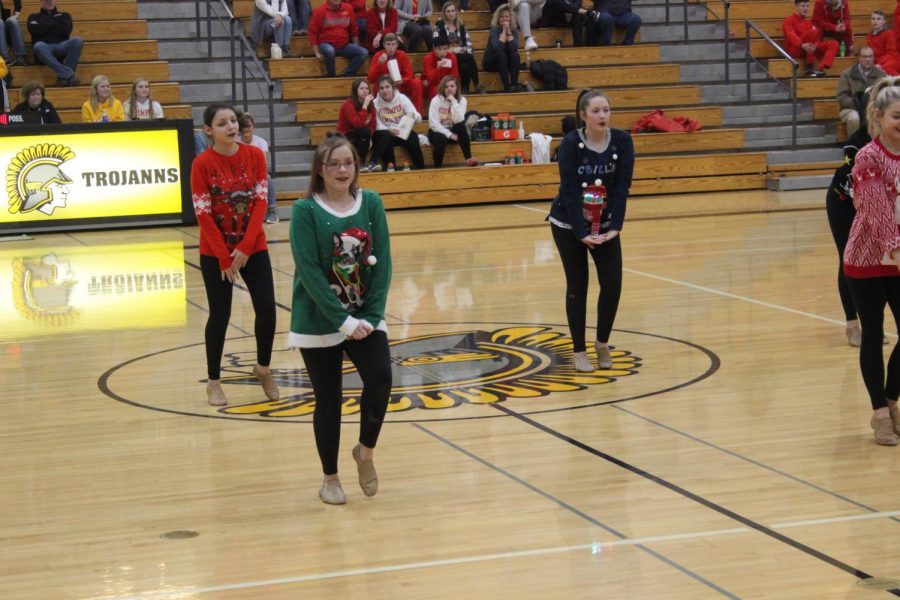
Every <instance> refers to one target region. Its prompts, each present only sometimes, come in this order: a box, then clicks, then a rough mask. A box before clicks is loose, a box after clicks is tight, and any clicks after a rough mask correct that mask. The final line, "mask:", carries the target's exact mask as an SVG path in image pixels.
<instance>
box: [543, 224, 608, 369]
mask: <svg viewBox="0 0 900 600" xmlns="http://www.w3.org/2000/svg"><path fill="white" fill-rule="evenodd" d="M550 230H551V231H552V232H553V241H554V242H555V243H556V249H557V250H558V251H559V258H560V259H561V260H562V265H563V270H564V271H565V274H566V318H567V320H568V321H569V332H570V334H571V336H572V350H573V351H574V352H584V351H585V343H584V328H585V313H586V311H587V292H588V261H587V255H588V253H589V252H590V255H591V258H593V259H594V266H595V267H596V269H597V278H598V279H599V280H600V297H599V298H598V299H597V341H600V342H603V343H606V342H608V341H609V334H610V332H611V331H612V326H613V321H615V320H616V312H617V311H618V310H619V297H620V296H621V295H622V242H621V238H622V236H621V235H617V236H616V237H614V238H613V239H611V240H609V241H608V242H606V243H605V244H600V245H599V246H594V248H593V250H591V249H590V248H588V247H587V246H586V245H585V244H584V242H582V241H581V240H579V239H576V237H575V234H574V233H572V230H571V229H564V228H562V227H557V226H556V225H551V226H550Z"/></svg>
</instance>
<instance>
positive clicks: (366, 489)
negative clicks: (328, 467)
mask: <svg viewBox="0 0 900 600" xmlns="http://www.w3.org/2000/svg"><path fill="white" fill-rule="evenodd" d="M361 450H362V449H361V448H360V446H359V444H357V445H355V446H353V460H355V461H356V470H357V471H359V487H360V488H362V491H363V494H365V495H366V496H374V495H375V494H377V493H378V473H376V472H375V462H374V461H371V460H363V459H362V458H360V451H361Z"/></svg>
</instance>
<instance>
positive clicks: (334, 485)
mask: <svg viewBox="0 0 900 600" xmlns="http://www.w3.org/2000/svg"><path fill="white" fill-rule="evenodd" d="M319 498H321V499H322V502H324V503H325V504H347V496H345V495H344V488H342V487H341V481H340V480H339V479H329V480H326V481H323V482H322V488H321V489H320V490H319Z"/></svg>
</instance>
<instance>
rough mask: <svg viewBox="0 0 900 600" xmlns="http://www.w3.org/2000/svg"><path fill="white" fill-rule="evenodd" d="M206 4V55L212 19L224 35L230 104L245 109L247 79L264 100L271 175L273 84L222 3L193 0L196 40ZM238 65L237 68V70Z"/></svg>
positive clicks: (274, 152)
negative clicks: (229, 71)
mask: <svg viewBox="0 0 900 600" xmlns="http://www.w3.org/2000/svg"><path fill="white" fill-rule="evenodd" d="M201 3H202V4H205V5H206V16H205V20H206V55H207V56H208V57H209V58H212V55H213V44H212V40H213V35H212V25H213V20H215V21H217V22H218V24H219V25H220V26H221V27H222V28H223V29H224V30H225V32H226V33H227V35H228V43H229V47H230V54H229V56H230V64H231V103H232V104H234V105H238V104H241V105H242V106H243V109H244V111H245V112H246V111H247V110H248V109H249V97H248V95H247V83H248V79H252V81H253V83H254V84H255V85H256V87H257V90H258V91H259V92H260V93H261V95H262V97H263V98H264V99H265V101H266V107H267V109H268V113H269V160H270V165H269V169H270V174H271V175H272V176H274V175H275V165H276V164H277V157H276V155H277V146H276V144H275V83H274V82H273V81H272V80H271V79H270V78H269V74H268V73H267V72H266V68H265V66H264V65H263V64H262V62H261V61H260V60H259V58H258V57H257V56H256V48H255V46H254V44H253V43H252V42H251V41H250V40H249V39H248V38H247V36H246V35H244V30H243V22H242V21H241V20H240V19H238V18H236V17H235V16H234V14H233V13H232V12H231V9H230V8H228V5H226V4H225V1H224V0H194V5H195V8H196V16H195V24H196V35H197V39H200V38H201V37H202V32H201V20H202V19H203V17H202V16H201V14H200V13H201V11H200V5H201ZM238 65H240V68H238ZM238 81H240V88H241V95H240V97H239V96H238Z"/></svg>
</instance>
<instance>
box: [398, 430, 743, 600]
mask: <svg viewBox="0 0 900 600" xmlns="http://www.w3.org/2000/svg"><path fill="white" fill-rule="evenodd" d="M413 427H415V428H416V429H418V430H420V431H423V432H425V433H427V434H428V435H430V436H431V437H433V438H434V439H436V440H438V441H439V442H441V443H442V444H445V445H447V446H449V447H450V448H452V449H454V450H456V451H457V452H459V453H461V454H463V455H465V456H467V457H469V458H470V459H472V460H474V461H475V462H477V463H480V464H481V465H482V466H485V467H487V468H488V469H491V470H492V471H495V472H497V473H499V474H500V475H503V476H504V477H506V478H507V479H510V480H512V481H514V482H515V483H517V484H519V485H521V486H523V487H525V488H527V489H528V490H530V491H532V492H534V493H535V494H537V495H539V496H541V497H542V498H544V499H545V500H549V501H550V502H552V503H553V504H556V505H557V506H559V507H560V508H562V509H564V510H566V511H568V512H570V513H572V514H574V515H575V516H577V517H579V518H581V519H583V520H585V521H587V522H588V523H590V524H592V525H595V526H597V527H599V528H600V529H602V530H604V531H606V532H607V533H609V534H611V535H614V536H616V537H617V538H619V539H620V540H627V539H629V537H628V536H627V535H625V534H624V533H622V532H621V531H619V530H617V529H615V528H614V527H611V526H610V525H607V524H606V523H603V522H602V521H600V520H598V519H595V518H594V517H592V516H591V515H589V514H587V513H586V512H584V511H582V510H579V509H578V508H575V507H574V506H572V505H571V504H569V503H568V502H565V501H564V500H561V499H559V498H557V497H556V496H554V495H552V494H550V493H549V492H546V491H544V490H542V489H541V488H539V487H538V486H536V485H534V484H533V483H529V482H528V481H526V480H524V479H522V478H520V477H516V476H515V475H513V474H512V473H510V472H509V471H507V470H506V469H504V468H502V467H500V466H498V465H495V464H494V463H492V462H489V461H488V460H487V459H484V458H481V457H480V456H478V455H477V454H475V453H474V452H471V451H469V450H466V449H465V448H463V447H462V446H460V445H459V444H457V443H455V442H453V441H451V440H449V439H447V438H445V437H443V436H442V435H440V434H438V433H435V432H434V431H431V430H430V429H428V428H427V427H424V426H423V425H422V424H420V423H413ZM633 546H634V547H635V548H638V549H639V550H641V551H643V552H646V553H647V554H649V555H651V556H653V557H654V558H656V559H658V560H660V561H662V562H664V563H666V564H667V565H669V566H670V567H673V568H675V569H677V570H678V571H681V572H682V573H684V574H685V575H687V576H688V577H690V578H692V579H694V580H695V581H697V582H699V583H702V584H703V585H705V586H707V587H709V588H711V589H713V590H715V591H717V592H719V593H720V594H722V595H723V596H725V597H727V598H732V599H733V600H740V596H735V595H734V594H732V593H731V592H729V591H728V590H726V589H725V588H723V587H721V586H719V585H716V584H715V583H713V582H712V581H710V580H708V579H706V578H705V577H703V576H702V575H699V574H697V573H694V572H693V571H691V570H690V569H688V568H687V567H685V566H682V565H680V564H678V563H677V562H675V561H674V560H673V559H671V558H669V557H667V556H664V555H663V554H660V553H659V552H657V551H655V550H653V549H652V548H649V547H648V546H646V545H645V544H633Z"/></svg>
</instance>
